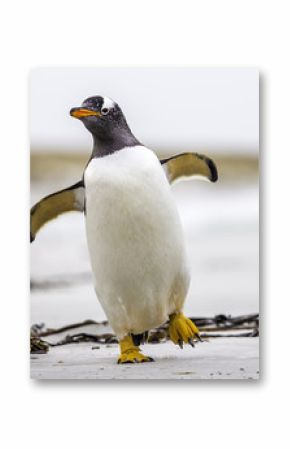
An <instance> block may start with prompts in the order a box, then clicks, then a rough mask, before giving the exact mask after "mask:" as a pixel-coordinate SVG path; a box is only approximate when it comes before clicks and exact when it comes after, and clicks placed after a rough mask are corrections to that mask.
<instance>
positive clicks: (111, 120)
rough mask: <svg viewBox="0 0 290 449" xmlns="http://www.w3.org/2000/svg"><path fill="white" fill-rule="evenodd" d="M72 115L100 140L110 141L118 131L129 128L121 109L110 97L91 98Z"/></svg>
mask: <svg viewBox="0 0 290 449" xmlns="http://www.w3.org/2000/svg"><path fill="white" fill-rule="evenodd" d="M70 115H71V116H72V117H75V118H77V119H79V120H81V121H82V122H83V124H84V125H85V127H86V128H87V129H88V130H89V131H90V132H91V133H92V134H93V136H95V137H97V138H98V139H105V140H106V139H110V138H113V136H114V135H115V133H116V129H119V130H120V129H122V128H123V129H126V128H128V125H127V122H126V119H125V117H124V115H123V113H122V110H121V108H120V107H119V106H118V105H117V103H115V102H114V101H113V100H111V99H110V98H108V97H101V96H95V97H89V98H87V99H86V100H85V101H83V103H82V105H81V106H80V107H77V108H72V109H71V110H70Z"/></svg>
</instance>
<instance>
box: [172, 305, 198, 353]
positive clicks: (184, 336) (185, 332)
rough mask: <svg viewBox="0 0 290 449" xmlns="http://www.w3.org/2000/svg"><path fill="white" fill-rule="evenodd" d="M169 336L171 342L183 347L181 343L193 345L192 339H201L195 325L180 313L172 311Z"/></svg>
mask: <svg viewBox="0 0 290 449" xmlns="http://www.w3.org/2000/svg"><path fill="white" fill-rule="evenodd" d="M169 337H170V338H171V340H172V341H173V343H175V344H178V345H179V347H180V348H181V349H182V348H183V343H188V344H190V346H192V347H194V340H195V339H196V340H199V341H202V340H201V338H200V336H199V330H198V328H197V327H196V325H195V324H194V323H193V322H192V321H191V320H190V319H189V318H187V317H186V316H184V315H183V314H182V313H174V314H173V315H171V316H170V322H169Z"/></svg>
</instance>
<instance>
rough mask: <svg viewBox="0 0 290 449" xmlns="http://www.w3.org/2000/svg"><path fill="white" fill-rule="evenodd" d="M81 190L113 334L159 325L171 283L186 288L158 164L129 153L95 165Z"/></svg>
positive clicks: (175, 223)
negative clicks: (182, 278) (182, 281)
mask: <svg viewBox="0 0 290 449" xmlns="http://www.w3.org/2000/svg"><path fill="white" fill-rule="evenodd" d="M85 188H86V228H87V239H88V245H89V252H90V258H91V264H92V270H93V274H94V281H95V288H96V292H97V295H98V297H99V299H100V301H101V303H102V305H103V307H104V309H105V312H106V314H107V316H108V319H109V321H110V323H111V325H112V327H113V328H114V330H115V331H116V332H117V333H119V334H120V333H124V332H125V329H126V330H128V329H131V330H132V329H135V331H136V329H137V330H138V331H140V332H141V331H142V330H140V329H143V328H144V329H146V328H148V326H149V325H150V327H151V325H153V326H155V325H157V324H158V322H162V320H164V317H165V319H166V318H167V313H168V309H169V303H170V297H171V296H172V289H173V290H174V285H175V284H176V279H178V282H179V283H180V278H181V277H183V276H184V278H186V280H185V281H184V282H185V283H186V282H187V281H188V278H187V277H186V276H185V273H186V268H185V265H186V264H185V255H184V243H183V233H182V229H181V225H180V220H179V216H178V213H177V209H176V206H175V204H174V201H173V198H172V195H171V191H170V186H169V184H168V181H167V179H166V176H165V174H164V172H163V169H162V167H161V165H160V163H159V161H158V159H157V157H156V156H155V154H154V153H153V152H152V151H151V150H148V149H146V148H144V147H134V148H127V149H124V150H121V151H119V152H117V153H114V154H112V155H110V156H106V157H103V158H98V159H93V160H92V161H91V162H90V164H89V166H88V167H87V169H86V172H85ZM184 289H185V290H186V288H185V287H184ZM183 296H184V292H183ZM153 305H154V306H153ZM152 307H153V309H154V308H155V312H154V313H153V314H152ZM157 310H158V311H157ZM150 317H151V318H150ZM120 323H122V324H120ZM159 324H160V323H159ZM120 326H121V330H118V329H119V327H120ZM144 329H143V330H144Z"/></svg>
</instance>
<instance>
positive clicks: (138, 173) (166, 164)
mask: <svg viewBox="0 0 290 449" xmlns="http://www.w3.org/2000/svg"><path fill="white" fill-rule="evenodd" d="M70 114H71V116H72V117H75V118H77V119H79V120H81V121H82V123H83V124H84V126H85V127H86V128H87V129H88V130H89V132H90V133H91V134H92V137H93V151H92V155H91V158H90V160H89V162H88V164H87V166H86V168H85V171H84V174H83V178H82V180H81V181H80V182H78V183H76V184H74V185H73V186H71V187H68V188H67V189H64V190H62V191H60V192H56V193H54V194H52V195H49V196H48V197H46V198H44V199H42V200H41V201H40V202H38V203H37V204H36V205H35V206H34V207H33V208H32V209H31V240H34V238H35V235H36V233H37V232H38V230H39V229H40V228H41V226H42V225H43V224H44V223H46V222H47V221H49V220H51V219H52V218H55V217H56V216H57V215H59V214H61V213H63V212H67V211H70V210H78V211H84V213H85V221H86V233H87V242H88V248H89V254H90V260H91V267H92V272H93V279H94V287H95V291H96V294H97V297H98V299H99V301H100V302H101V305H102V307H103V309H104V311H105V314H106V316H107V318H108V321H109V323H110V325H111V327H112V329H113V330H114V332H115V333H116V335H117V337H118V339H119V345H120V357H119V359H118V363H137V362H149V361H152V358H151V357H148V356H146V355H144V354H142V352H141V350H140V348H139V345H140V343H142V342H143V341H144V340H146V336H147V335H148V331H149V330H150V329H153V328H155V327H157V326H160V325H162V324H164V323H165V322H166V321H167V320H169V337H170V339H171V340H172V341H173V342H174V343H175V344H178V345H179V346H180V347H182V345H183V343H189V344H191V345H193V341H194V340H195V339H196V338H199V331H198V328H197V327H196V325H195V324H194V323H193V322H192V321H191V320H190V319H188V318H187V317H185V316H184V314H183V312H182V310H183V305H184V301H185V298H186V295H187V291H188V287H189V281H190V275H189V270H188V266H187V260H186V250H185V244H184V236H183V230H182V226H181V222H180V218H179V215H178V211H177V207H176V205H175V202H174V199H173V196H172V193H171V190H170V184H171V183H173V182H174V181H176V180H178V179H180V178H182V177H190V176H195V175H199V176H203V177H205V178H207V179H209V180H210V181H212V182H215V181H216V180H217V169H216V166H215V164H214V162H213V161H212V160H211V159H209V158H207V157H206V156H203V155H199V154H196V153H183V154H180V155H176V156H173V157H170V158H168V159H163V160H161V161H160V160H159V159H158V158H157V156H156V155H155V153H154V152H153V151H152V150H150V149H149V148H146V147H145V146H144V145H142V144H141V143H140V142H139V141H138V140H137V139H136V137H135V136H134V135H133V134H132V132H131V130H130V128H129V126H128V124H127V122H126V119H125V117H124V115H123V113H122V110H121V109H120V107H119V106H118V104H117V103H115V102H114V101H113V100H111V99H109V98H107V97H101V96H95V97H90V98H87V99H86V100H85V101H84V102H83V103H82V105H81V107H76V108H73V109H71V111H70Z"/></svg>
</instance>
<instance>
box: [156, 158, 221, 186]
mask: <svg viewBox="0 0 290 449" xmlns="http://www.w3.org/2000/svg"><path fill="white" fill-rule="evenodd" d="M160 163H161V165H163V167H164V169H165V172H166V176H167V179H168V181H169V183H170V184H172V183H173V182H175V181H178V180H181V179H182V178H185V179H186V178H190V177H194V176H196V177H199V176H201V177H202V178H204V179H207V180H209V181H210V182H216V181H217V180H218V172H217V168H216V165H215V163H214V161H213V160H212V159H210V158H209V157H207V156H204V155H203V154H198V153H181V154H177V155H175V156H172V157H169V158H168V159H161V160H160Z"/></svg>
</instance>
